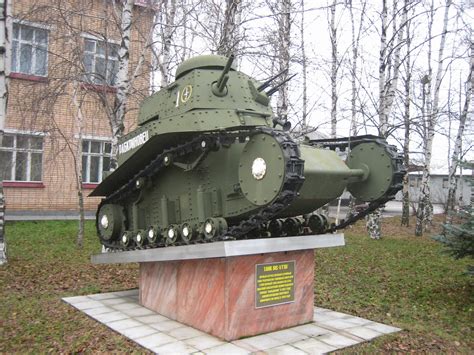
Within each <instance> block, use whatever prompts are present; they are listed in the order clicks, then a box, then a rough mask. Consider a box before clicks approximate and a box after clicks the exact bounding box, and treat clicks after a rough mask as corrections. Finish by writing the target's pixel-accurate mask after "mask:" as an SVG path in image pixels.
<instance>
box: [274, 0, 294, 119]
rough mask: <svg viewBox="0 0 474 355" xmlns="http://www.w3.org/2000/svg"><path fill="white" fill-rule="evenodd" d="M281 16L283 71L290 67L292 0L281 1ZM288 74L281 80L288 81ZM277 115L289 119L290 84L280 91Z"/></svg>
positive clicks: (279, 24) (280, 50) (279, 23)
mask: <svg viewBox="0 0 474 355" xmlns="http://www.w3.org/2000/svg"><path fill="white" fill-rule="evenodd" d="M279 5H280V6H279V7H280V14H279V16H278V37H279V39H280V42H279V53H278V63H279V70H280V71H283V70H285V69H289V67H290V31H291V18H290V15H291V0H280V4H279ZM287 77H288V72H286V73H285V74H284V75H283V76H282V78H281V80H286V79H287ZM277 115H278V117H280V118H283V119H286V118H287V117H288V83H285V84H283V85H282V86H280V88H279V90H278V102H277Z"/></svg>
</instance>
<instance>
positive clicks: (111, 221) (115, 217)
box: [96, 204, 123, 242]
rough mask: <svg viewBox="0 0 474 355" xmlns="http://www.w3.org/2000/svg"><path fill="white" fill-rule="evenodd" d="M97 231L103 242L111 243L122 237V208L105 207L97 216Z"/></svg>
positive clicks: (115, 206)
mask: <svg viewBox="0 0 474 355" xmlns="http://www.w3.org/2000/svg"><path fill="white" fill-rule="evenodd" d="M96 223H97V230H98V231H99V236H100V238H101V240H103V241H106V242H110V241H113V240H117V239H119V237H120V232H121V230H122V225H123V212H122V207H121V206H119V205H112V204H106V205H103V206H102V207H101V208H100V210H99V213H98V215H97V221H96Z"/></svg>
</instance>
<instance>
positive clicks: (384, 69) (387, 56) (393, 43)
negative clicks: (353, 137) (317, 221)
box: [367, 0, 408, 239]
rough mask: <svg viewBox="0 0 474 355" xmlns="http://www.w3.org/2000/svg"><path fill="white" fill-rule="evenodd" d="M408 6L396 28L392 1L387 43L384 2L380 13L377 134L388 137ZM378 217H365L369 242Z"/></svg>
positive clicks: (375, 231) (375, 236)
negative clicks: (389, 36) (389, 35)
mask: <svg viewBox="0 0 474 355" xmlns="http://www.w3.org/2000/svg"><path fill="white" fill-rule="evenodd" d="M407 12H408V8H407V3H405V4H404V9H403V12H402V13H403V15H402V19H401V20H400V21H399V24H398V27H397V23H398V22H397V13H398V8H397V2H396V1H393V7H392V18H391V20H390V21H391V24H392V37H391V39H390V40H387V34H388V29H389V25H390V22H389V21H388V6H387V0H382V11H381V35H380V52H379V106H378V117H379V127H378V129H379V135H380V136H382V137H384V138H387V136H388V135H389V134H390V130H389V121H388V120H389V116H390V114H391V111H392V105H393V102H394V99H395V94H396V90H397V85H398V78H399V72H400V65H401V58H400V51H401V47H402V42H403V32H404V28H405V25H406V21H407ZM381 215H382V211H380V209H378V210H377V211H374V212H373V213H371V214H369V215H368V218H367V230H368V232H369V235H370V237H371V238H372V239H379V238H380V237H381V226H380V225H381Z"/></svg>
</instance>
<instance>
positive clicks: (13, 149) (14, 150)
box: [0, 130, 45, 184]
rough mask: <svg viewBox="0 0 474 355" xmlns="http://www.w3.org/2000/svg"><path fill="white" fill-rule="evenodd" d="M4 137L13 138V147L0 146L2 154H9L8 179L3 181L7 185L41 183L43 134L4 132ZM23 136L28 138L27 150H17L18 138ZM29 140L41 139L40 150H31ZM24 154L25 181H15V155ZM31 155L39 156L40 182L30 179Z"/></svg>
mask: <svg viewBox="0 0 474 355" xmlns="http://www.w3.org/2000/svg"><path fill="white" fill-rule="evenodd" d="M5 136H11V137H13V146H12V147H4V146H0V151H2V152H11V154H12V155H11V160H10V163H11V167H10V169H11V171H10V179H6V180H3V181H4V182H7V183H26V184H28V183H34V184H35V183H42V182H43V172H44V169H43V167H44V161H43V159H44V136H45V135H44V134H41V133H32V132H9V131H8V130H5V135H4V138H5ZM19 136H24V137H27V138H28V148H18V137H19ZM30 138H41V149H37V148H31V141H30ZM18 152H20V153H26V154H27V157H26V179H25V180H18V179H17V176H16V175H17V171H16V168H17V153H18ZM32 154H41V176H40V180H32V179H31V168H32V165H31V160H32Z"/></svg>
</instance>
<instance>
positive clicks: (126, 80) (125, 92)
mask: <svg viewBox="0 0 474 355" xmlns="http://www.w3.org/2000/svg"><path fill="white" fill-rule="evenodd" d="M133 5H134V0H126V2H124V4H123V8H122V13H121V15H122V17H121V23H120V35H121V43H120V48H119V51H118V56H119V60H118V65H119V67H118V71H117V80H116V88H117V92H116V94H115V101H114V107H113V113H112V115H111V117H110V128H111V130H112V159H111V162H110V166H111V168H112V169H115V168H116V167H117V150H118V140H119V138H120V137H121V136H122V135H123V132H124V128H125V127H124V121H125V113H126V107H127V100H128V96H129V91H130V77H129V60H130V34H131V28H132V10H133Z"/></svg>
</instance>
